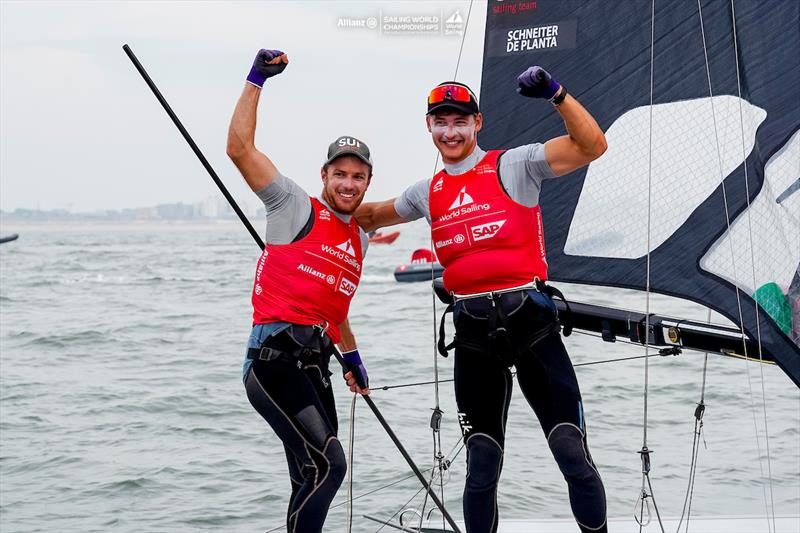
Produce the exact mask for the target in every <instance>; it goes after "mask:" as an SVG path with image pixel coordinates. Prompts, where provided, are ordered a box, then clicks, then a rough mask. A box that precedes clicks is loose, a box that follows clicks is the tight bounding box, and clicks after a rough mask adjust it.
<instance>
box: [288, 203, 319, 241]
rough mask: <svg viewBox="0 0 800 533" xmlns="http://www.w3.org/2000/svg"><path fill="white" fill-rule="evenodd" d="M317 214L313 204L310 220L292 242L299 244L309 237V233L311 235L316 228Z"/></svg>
mask: <svg viewBox="0 0 800 533" xmlns="http://www.w3.org/2000/svg"><path fill="white" fill-rule="evenodd" d="M315 214H316V213H315V212H314V204H313V203H312V204H311V213H310V214H309V215H308V220H306V223H305V225H304V226H303V228H302V229H301V230H300V231H299V232H298V233H297V235H295V237H294V239H292V242H297V241H299V240H300V239H302V238H304V237H306V236H308V234H309V233H311V230H312V228H313V227H314V215H315Z"/></svg>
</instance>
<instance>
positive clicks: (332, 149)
mask: <svg viewBox="0 0 800 533" xmlns="http://www.w3.org/2000/svg"><path fill="white" fill-rule="evenodd" d="M343 155H354V156H356V157H357V158H359V159H360V160H362V161H363V162H364V163H366V164H367V165H369V167H370V168H372V158H371V157H370V155H369V148H368V147H367V145H366V144H364V142H363V141H359V140H358V139H356V138H355V137H350V136H349V135H342V136H341V137H339V138H338V139H336V140H335V141H333V142H332V143H331V145H330V146H328V160H327V161H325V164H326V165H327V164H328V163H330V162H331V161H333V160H334V159H336V158H337V157H341V156H343Z"/></svg>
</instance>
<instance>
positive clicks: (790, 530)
mask: <svg viewBox="0 0 800 533" xmlns="http://www.w3.org/2000/svg"><path fill="white" fill-rule="evenodd" d="M678 522H679V520H678V519H677V518H668V519H664V520H663V525H664V531H666V532H667V533H674V532H675V531H677V528H678ZM774 523H775V528H774V529H773V528H772V521H770V522H769V523H768V522H767V518H765V517H763V516H713V517H692V518H691V521H690V522H689V531H691V532H694V533H761V532H763V533H798V532H800V515H798V516H778V517H775V522H774ZM459 525H460V524H459ZM440 527H441V526H440ZM685 527H686V523H685V522H684V523H683V525H682V526H681V531H684V530H685V529H684V528H685ZM608 531H609V533H639V531H640V530H639V524H637V523H636V521H634V520H633V518H615V519H614V518H612V519H609V521H608ZM641 531H643V532H647V533H653V532H658V533H660V532H661V528H659V526H658V522H657V521H655V520H653V521H651V522H650V524H648V525H647V526H645V527H643V528H642V529H641ZM498 533H580V530H579V529H578V526H577V525H576V524H575V521H574V520H569V519H552V520H503V521H501V522H500V527H499V529H498Z"/></svg>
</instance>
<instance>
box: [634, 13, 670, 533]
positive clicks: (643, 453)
mask: <svg viewBox="0 0 800 533" xmlns="http://www.w3.org/2000/svg"><path fill="white" fill-rule="evenodd" d="M655 28H656V2H655V0H652V2H651V4H650V106H649V123H648V152H647V263H646V283H645V323H644V325H645V327H644V336H645V337H644V398H643V409H642V411H643V412H642V449H641V450H640V451H639V457H640V459H641V461H642V487H641V491H640V492H639V499H641V501H642V512H641V516H640V519H639V521H638V522H639V532H640V533H641V531H642V527H643V517H644V506H645V503H647V498H648V497H651V499H652V500H653V505H654V506H655V497H652V487H651V488H650V494H648V493H647V486H650V450H649V449H648V448H647V408H648V396H649V392H650V391H649V381H650V357H648V356H649V355H650V345H649V344H650V343H649V338H650V232H651V227H650V226H651V219H652V183H653V76H654V64H655V55H654V54H655ZM645 484H646V485H647V486H646V485H645ZM648 514H649V510H648ZM656 515H658V511H657V508H656ZM658 524H659V526H660V527H661V530H662V532H663V530H664V526H663V525H662V524H661V517H660V516H659V517H658Z"/></svg>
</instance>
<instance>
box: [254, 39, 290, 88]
mask: <svg viewBox="0 0 800 533" xmlns="http://www.w3.org/2000/svg"><path fill="white" fill-rule="evenodd" d="M288 63H289V58H288V57H286V54H284V53H283V52H281V51H280V50H266V49H264V48H262V49H261V50H259V51H258V53H257V54H256V58H255V60H253V66H252V68H251V69H250V74H248V75H247V82H248V83H252V84H253V85H255V86H256V87H259V88H261V87H263V86H264V82H265V81H267V78H271V77H272V76H277V75H278V74H280V73H281V72H283V69H285V68H286V65H287V64H288Z"/></svg>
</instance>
